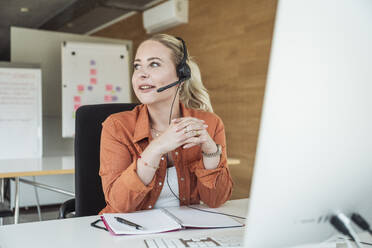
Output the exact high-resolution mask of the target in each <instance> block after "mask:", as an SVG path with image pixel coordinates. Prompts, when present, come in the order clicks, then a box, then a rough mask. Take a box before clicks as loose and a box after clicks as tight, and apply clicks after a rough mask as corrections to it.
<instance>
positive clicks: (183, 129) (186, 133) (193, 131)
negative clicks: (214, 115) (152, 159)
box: [152, 117, 216, 154]
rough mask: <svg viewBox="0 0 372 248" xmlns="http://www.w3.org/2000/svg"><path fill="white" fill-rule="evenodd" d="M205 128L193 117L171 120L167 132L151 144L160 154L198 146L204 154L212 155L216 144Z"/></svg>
mask: <svg viewBox="0 0 372 248" xmlns="http://www.w3.org/2000/svg"><path fill="white" fill-rule="evenodd" d="M207 127H208V125H207V124H205V121H204V120H200V119H198V118H194V117H182V118H177V119H173V120H172V121H171V124H170V126H169V127H168V128H167V130H166V131H165V132H164V133H162V134H161V135H160V136H159V137H158V138H156V139H155V140H154V141H153V142H152V143H154V144H153V145H156V147H157V148H158V149H159V152H160V153H161V154H165V153H167V152H170V151H173V150H175V149H176V148H178V147H180V146H182V148H184V149H187V148H190V147H193V146H196V145H200V146H201V149H202V151H203V152H204V153H213V152H215V151H216V143H215V142H214V141H213V139H212V138H211V137H210V135H209V133H208V132H207Z"/></svg>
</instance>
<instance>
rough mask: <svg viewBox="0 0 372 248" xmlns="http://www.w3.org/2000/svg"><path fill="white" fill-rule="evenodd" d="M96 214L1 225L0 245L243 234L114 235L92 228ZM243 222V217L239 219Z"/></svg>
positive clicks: (236, 203)
mask: <svg viewBox="0 0 372 248" xmlns="http://www.w3.org/2000/svg"><path fill="white" fill-rule="evenodd" d="M247 209H248V199H240V200H232V201H228V202H226V203H225V204H224V205H223V206H222V207H220V208H218V210H219V211H221V212H224V213H229V214H234V215H238V216H244V217H245V215H246V213H247ZM96 219H98V217H97V216H89V217H80V218H71V219H63V220H51V221H43V222H33V223H25V224H18V225H6V226H0V247H1V248H15V247H30V248H32V247H38V248H50V247H53V248H66V247H89V248H107V247H110V248H123V247H146V245H145V243H144V242H143V240H144V239H146V238H151V237H157V238H160V237H183V238H188V237H203V236H207V235H209V236H217V235H243V232H244V227H238V228H226V229H187V230H182V231H176V232H169V233H162V234H152V235H133V236H112V235H111V234H109V233H108V232H105V231H103V230H99V229H96V228H93V227H90V223H91V222H93V221H94V220H96ZM238 221H240V222H242V220H238Z"/></svg>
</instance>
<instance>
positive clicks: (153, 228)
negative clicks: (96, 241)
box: [101, 206, 244, 235]
mask: <svg viewBox="0 0 372 248" xmlns="http://www.w3.org/2000/svg"><path fill="white" fill-rule="evenodd" d="M201 209H203V210H207V211H213V212H216V213H218V212H217V210H215V209H210V208H201ZM115 217H120V218H123V219H125V220H128V221H131V222H133V223H136V224H138V225H140V226H142V227H143V229H142V230H137V229H135V228H133V227H131V226H129V225H126V224H123V223H120V222H118V221H117V220H116V219H115ZM101 218H102V221H103V223H104V224H105V226H106V228H107V229H108V230H109V231H110V233H111V234H113V235H133V234H151V233H162V232H169V231H176V230H181V229H185V228H227V227H241V226H244V224H241V223H240V222H238V221H236V220H234V219H233V218H231V217H229V216H225V215H221V214H214V213H207V212H202V211H199V210H196V209H192V208H189V207H186V206H182V207H170V208H159V209H153V210H143V211H137V212H133V213H118V214H103V215H102V216H101Z"/></svg>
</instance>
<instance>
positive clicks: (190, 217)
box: [166, 206, 244, 228]
mask: <svg viewBox="0 0 372 248" xmlns="http://www.w3.org/2000/svg"><path fill="white" fill-rule="evenodd" d="M198 208H200V209H202V210H207V211H211V212H218V211H217V210H216V209H213V208H204V207H203V208H201V207H198ZM166 211H168V212H170V213H171V214H172V215H173V216H176V217H177V219H178V220H179V222H180V223H181V224H182V226H183V227H191V228H224V227H240V226H244V224H241V223H240V222H238V221H236V220H234V219H232V218H231V217H229V216H226V215H221V214H214V213H208V212H204V211H200V210H197V209H192V208H189V207H187V206H182V207H170V208H166Z"/></svg>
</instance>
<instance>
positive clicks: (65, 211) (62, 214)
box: [58, 199, 75, 219]
mask: <svg viewBox="0 0 372 248" xmlns="http://www.w3.org/2000/svg"><path fill="white" fill-rule="evenodd" d="M73 212H75V199H70V200H67V201H65V202H64V203H62V205H61V206H60V207H59V216H58V219H66V218H67V215H71V214H72V213H73ZM72 215H73V214H72Z"/></svg>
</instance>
